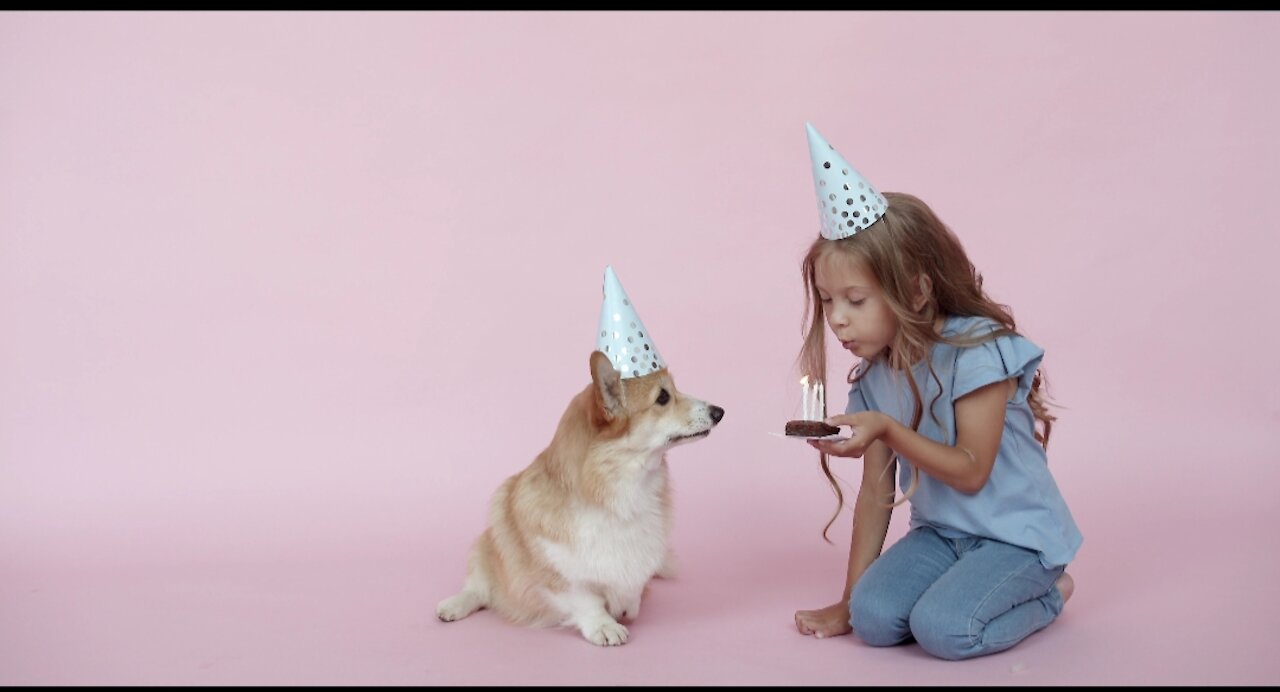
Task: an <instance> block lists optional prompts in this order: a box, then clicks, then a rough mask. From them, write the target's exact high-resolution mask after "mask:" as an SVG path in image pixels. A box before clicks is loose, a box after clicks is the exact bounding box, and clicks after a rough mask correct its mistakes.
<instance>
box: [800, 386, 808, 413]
mask: <svg viewBox="0 0 1280 692" xmlns="http://www.w3.org/2000/svg"><path fill="white" fill-rule="evenodd" d="M800 386H801V387H803V390H802V392H803V396H801V397H800V409H801V411H802V413H801V415H800V420H809V376H808V375H805V376H804V377H801V378H800Z"/></svg>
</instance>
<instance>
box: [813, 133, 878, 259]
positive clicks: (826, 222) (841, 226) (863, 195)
mask: <svg viewBox="0 0 1280 692" xmlns="http://www.w3.org/2000/svg"><path fill="white" fill-rule="evenodd" d="M804 127H805V129H806V130H808V132H809V158H810V160H812V162H813V187H814V189H815V190H816V191H817V193H818V214H819V215H820V216H821V218H822V237H823V238H826V239H828V240H839V239H841V238H848V237H849V236H851V235H853V234H854V233H857V232H858V231H861V230H863V229H864V228H866V227H867V226H870V225H871V224H873V223H875V222H876V221H878V220H879V219H880V217H881V216H884V210H885V209H887V208H888V207H889V202H888V201H887V200H885V198H884V195H882V194H880V192H879V191H877V190H876V189H875V188H874V187H872V186H871V183H869V182H867V179H866V178H864V177H862V174H861V173H858V171H856V170H855V169H854V168H853V166H851V165H849V162H848V161H846V160H845V158H844V157H843V156H841V155H840V152H838V151H836V149H835V147H833V146H831V145H830V144H827V140H826V139H823V137H822V135H820V134H818V131H817V130H815V129H814V128H813V125H810V124H809V123H805V124H804Z"/></svg>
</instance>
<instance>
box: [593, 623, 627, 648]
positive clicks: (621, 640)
mask: <svg viewBox="0 0 1280 692" xmlns="http://www.w3.org/2000/svg"><path fill="white" fill-rule="evenodd" d="M629 635H630V633H629V632H627V628H626V627H624V626H623V625H620V624H618V623H616V622H613V621H608V622H603V623H600V625H599V626H598V627H594V628H591V629H584V630H583V631H582V636H584V637H586V638H587V641H589V642H591V643H592V644H595V645H596V646H622V645H623V644H626V643H627V637H628V636H629Z"/></svg>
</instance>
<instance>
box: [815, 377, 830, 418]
mask: <svg viewBox="0 0 1280 692" xmlns="http://www.w3.org/2000/svg"><path fill="white" fill-rule="evenodd" d="M817 388H818V413H817V416H816V418H815V419H816V420H822V419H823V418H826V417H827V394H826V385H824V384H822V383H821V382H819V383H818V384H817Z"/></svg>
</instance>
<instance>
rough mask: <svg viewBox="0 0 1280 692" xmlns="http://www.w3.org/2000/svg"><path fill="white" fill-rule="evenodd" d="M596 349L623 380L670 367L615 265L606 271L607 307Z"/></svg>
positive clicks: (605, 304) (604, 309) (605, 300)
mask: <svg viewBox="0 0 1280 692" xmlns="http://www.w3.org/2000/svg"><path fill="white" fill-rule="evenodd" d="M596 350H599V351H603V352H604V354H605V355H606V356H609V360H612V361H613V367H614V368H615V369H617V370H618V372H621V373H622V377H623V379H626V378H628V377H640V376H641V375H648V374H649V373H651V372H654V371H655V370H661V369H662V368H665V367H667V366H666V363H664V362H663V361H662V356H661V355H659V354H658V348H657V347H656V346H654V345H653V339H651V338H650V337H649V330H648V329H645V326H644V322H641V321H640V315H639V314H637V313H636V309H635V306H634V305H632V304H631V299H630V298H628V297H627V292H626V291H624V290H622V284H621V283H620V282H619V281H618V275H617V274H614V273H613V266H612V265H610V266H607V267H605V268H604V305H603V306H602V307H601V308H600V330H599V338H598V339H596Z"/></svg>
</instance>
